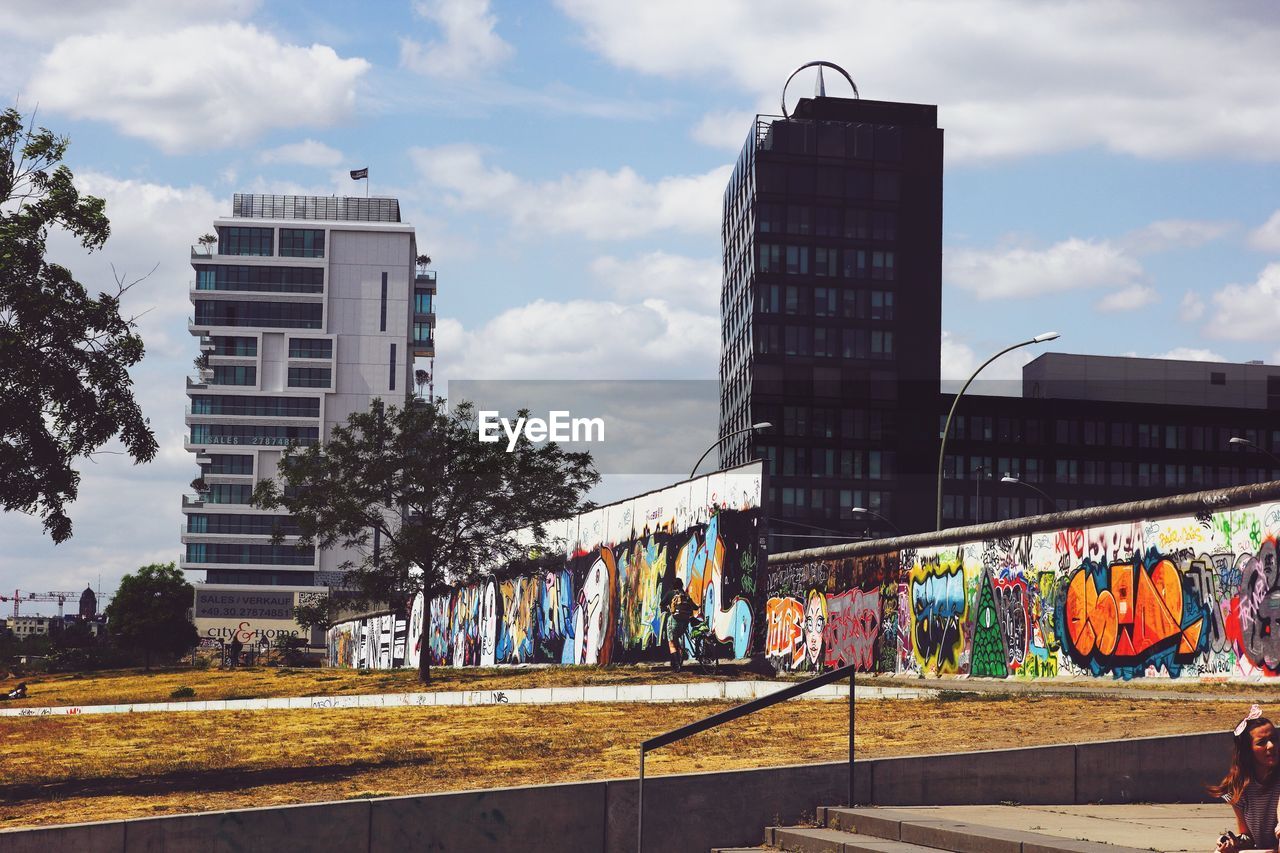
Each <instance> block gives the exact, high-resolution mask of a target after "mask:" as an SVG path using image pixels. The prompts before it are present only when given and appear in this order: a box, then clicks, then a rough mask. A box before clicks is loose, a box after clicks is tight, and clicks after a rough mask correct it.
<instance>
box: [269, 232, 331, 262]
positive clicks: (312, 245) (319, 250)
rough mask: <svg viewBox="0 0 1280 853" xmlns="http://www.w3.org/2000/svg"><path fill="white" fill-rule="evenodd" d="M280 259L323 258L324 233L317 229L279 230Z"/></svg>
mask: <svg viewBox="0 0 1280 853" xmlns="http://www.w3.org/2000/svg"><path fill="white" fill-rule="evenodd" d="M280 257H282V258H323V257H324V231H323V230H322V229H319V228H281V229H280Z"/></svg>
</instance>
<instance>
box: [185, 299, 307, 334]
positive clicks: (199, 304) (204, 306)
mask: <svg viewBox="0 0 1280 853" xmlns="http://www.w3.org/2000/svg"><path fill="white" fill-rule="evenodd" d="M323 314H324V306H323V305H321V304H320V303H318V302H311V303H300V302H247V301H246V302H241V301H238V300H225V301H224V300H217V301H214V300H209V299H197V300H196V317H195V322H196V325H198V326H261V327H264V328H269V329H319V328H320V322H321V318H322V317H323Z"/></svg>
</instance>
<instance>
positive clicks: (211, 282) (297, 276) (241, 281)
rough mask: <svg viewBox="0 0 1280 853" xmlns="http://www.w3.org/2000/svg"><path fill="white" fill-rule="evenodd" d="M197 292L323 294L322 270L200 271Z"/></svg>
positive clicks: (230, 268) (222, 267)
mask: <svg viewBox="0 0 1280 853" xmlns="http://www.w3.org/2000/svg"><path fill="white" fill-rule="evenodd" d="M196 290H244V291H265V292H271V293H322V292H324V269H323V268H321V267H246V266H227V265H217V266H211V265H201V266H197V267H196Z"/></svg>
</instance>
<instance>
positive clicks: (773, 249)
mask: <svg viewBox="0 0 1280 853" xmlns="http://www.w3.org/2000/svg"><path fill="white" fill-rule="evenodd" d="M759 251H760V259H759V267H760V272H779V273H780V272H782V246H780V245H777V244H775V243H761V244H760V246H759Z"/></svg>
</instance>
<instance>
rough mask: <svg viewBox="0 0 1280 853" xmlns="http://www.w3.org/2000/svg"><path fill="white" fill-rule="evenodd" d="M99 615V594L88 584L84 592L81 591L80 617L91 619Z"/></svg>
mask: <svg viewBox="0 0 1280 853" xmlns="http://www.w3.org/2000/svg"><path fill="white" fill-rule="evenodd" d="M97 615H98V596H96V595H94V593H93V587H91V586H86V587H85V588H84V592H82V593H80V618H81V619H84V620H90V619H93V618H94V617H95V616H97Z"/></svg>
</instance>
